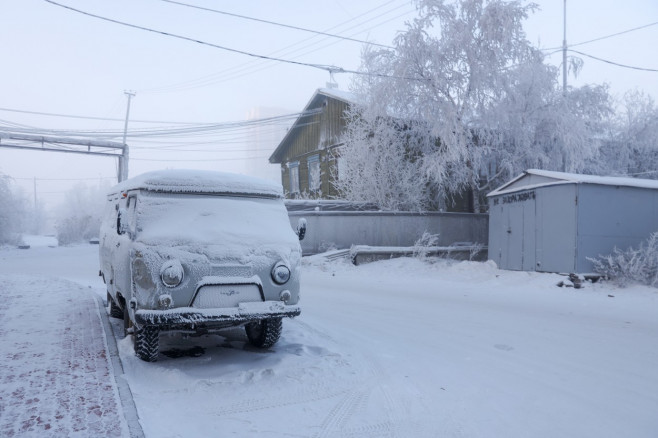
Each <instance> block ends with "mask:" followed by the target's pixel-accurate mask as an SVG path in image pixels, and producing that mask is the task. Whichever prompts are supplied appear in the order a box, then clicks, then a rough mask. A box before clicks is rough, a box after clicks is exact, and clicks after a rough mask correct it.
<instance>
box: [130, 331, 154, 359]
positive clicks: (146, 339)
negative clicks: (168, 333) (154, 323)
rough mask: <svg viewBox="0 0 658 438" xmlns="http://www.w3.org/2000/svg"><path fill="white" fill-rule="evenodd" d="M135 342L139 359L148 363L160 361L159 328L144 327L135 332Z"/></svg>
mask: <svg viewBox="0 0 658 438" xmlns="http://www.w3.org/2000/svg"><path fill="white" fill-rule="evenodd" d="M134 340H135V354H136V355H137V357H139V358H140V359H142V360H143V361H146V362H155V361H156V360H158V350H159V349H160V345H159V341H160V331H159V330H158V328H157V327H151V326H144V327H142V328H140V329H137V330H135V333H134Z"/></svg>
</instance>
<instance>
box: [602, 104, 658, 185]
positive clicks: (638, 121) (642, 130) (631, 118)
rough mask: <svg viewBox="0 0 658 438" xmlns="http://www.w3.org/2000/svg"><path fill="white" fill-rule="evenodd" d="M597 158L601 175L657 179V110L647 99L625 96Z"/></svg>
mask: <svg viewBox="0 0 658 438" xmlns="http://www.w3.org/2000/svg"><path fill="white" fill-rule="evenodd" d="M601 155H602V160H601V161H602V163H603V165H604V168H603V169H602V170H601V172H605V173H611V174H619V175H633V176H638V177H641V178H651V179H658V107H657V106H656V104H655V102H654V100H653V99H652V98H651V96H649V95H648V94H646V93H643V92H640V91H631V92H628V93H626V95H625V96H624V98H623V100H622V102H621V108H620V109H619V110H618V111H617V114H616V117H615V120H614V124H613V126H612V128H611V132H610V140H609V141H607V142H606V144H605V146H604V147H603V148H602V154H601Z"/></svg>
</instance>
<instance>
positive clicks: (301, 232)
mask: <svg viewBox="0 0 658 438" xmlns="http://www.w3.org/2000/svg"><path fill="white" fill-rule="evenodd" d="M304 236H306V219H304V218H303V217H302V218H299V222H297V237H299V240H304Z"/></svg>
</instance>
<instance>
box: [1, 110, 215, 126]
mask: <svg viewBox="0 0 658 438" xmlns="http://www.w3.org/2000/svg"><path fill="white" fill-rule="evenodd" d="M0 111H8V112H12V113H23V114H35V115H39V116H50V117H64V118H69V119H87V120H102V121H107V122H123V121H124V120H125V119H115V118H109V117H93V116H76V115H72V114H56V113H46V112H40V111H27V110H19V109H13V108H0ZM130 122H131V123H133V122H137V123H162V124H172V125H203V124H208V123H209V122H208V123H206V122H167V121H156V120H132V119H131V120H130Z"/></svg>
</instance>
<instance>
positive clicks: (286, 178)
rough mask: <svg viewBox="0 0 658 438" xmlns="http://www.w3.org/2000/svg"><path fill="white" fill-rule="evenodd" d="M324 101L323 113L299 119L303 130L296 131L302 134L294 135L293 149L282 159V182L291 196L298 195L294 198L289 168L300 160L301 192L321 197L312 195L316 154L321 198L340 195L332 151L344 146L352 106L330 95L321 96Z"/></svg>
mask: <svg viewBox="0 0 658 438" xmlns="http://www.w3.org/2000/svg"><path fill="white" fill-rule="evenodd" d="M320 98H321V100H319V101H318V105H319V106H318V107H320V108H323V110H322V112H321V113H319V114H315V115H312V116H306V117H302V118H300V119H299V122H298V123H297V124H298V126H299V127H297V128H293V129H297V130H298V132H296V133H294V134H295V135H293V136H291V139H290V146H289V147H288V148H287V149H286V151H285V155H284V156H283V157H282V161H281V169H282V172H281V177H282V183H283V188H284V190H285V192H286V193H287V194H288V196H289V197H294V196H290V193H291V189H290V170H289V168H288V167H289V163H291V162H295V161H299V185H300V192H301V193H304V194H308V195H310V196H311V197H318V196H319V195H320V193H311V191H310V189H309V180H308V158H309V157H311V156H313V155H316V154H319V155H320V167H321V174H320V180H321V182H320V186H321V197H322V198H331V197H334V196H335V195H336V191H335V190H334V188H333V184H332V183H331V180H332V169H331V168H332V166H335V160H334V158H333V154H332V149H334V148H335V147H336V146H337V145H339V144H340V136H341V134H342V132H343V129H344V128H345V125H346V122H345V117H344V112H345V111H346V110H347V109H348V108H349V105H348V104H347V103H345V102H343V101H340V100H336V99H333V98H330V97H327V96H320ZM322 98H324V99H322ZM309 109H312V108H309Z"/></svg>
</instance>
